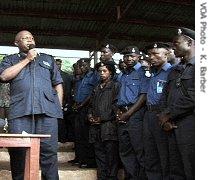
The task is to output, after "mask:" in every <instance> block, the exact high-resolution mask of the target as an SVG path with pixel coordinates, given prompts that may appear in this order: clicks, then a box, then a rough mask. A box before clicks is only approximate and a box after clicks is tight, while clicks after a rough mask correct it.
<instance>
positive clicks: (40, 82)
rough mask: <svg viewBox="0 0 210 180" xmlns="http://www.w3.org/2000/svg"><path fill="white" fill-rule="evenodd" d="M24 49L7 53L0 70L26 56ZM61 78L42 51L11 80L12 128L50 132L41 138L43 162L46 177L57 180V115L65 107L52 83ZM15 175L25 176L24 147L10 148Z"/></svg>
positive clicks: (10, 117)
mask: <svg viewBox="0 0 210 180" xmlns="http://www.w3.org/2000/svg"><path fill="white" fill-rule="evenodd" d="M25 56H26V55H25V54H24V53H19V54H14V55H10V56H6V57H5V58H4V59H3V61H2V63H1V65H0V73H2V72H3V71H4V70H5V69H7V68H9V67H11V66H13V65H15V64H17V63H18V62H19V61H20V60H22V59H23V58H25ZM62 82H63V81H62V78H61V76H60V73H59V71H58V69H57V66H56V65H55V64H54V59H53V57H52V56H49V55H47V54H39V55H38V56H37V58H36V60H35V61H32V62H31V63H29V64H28V65H27V66H26V67H24V68H23V69H22V70H21V71H20V73H19V74H18V75H17V76H16V77H15V78H14V79H12V80H10V82H9V83H10V88H11V89H10V95H11V99H10V109H9V117H8V119H9V132H10V133H22V131H25V132H27V133H34V134H50V135H51V138H43V139H41V149H40V156H41V159H40V163H41V170H42V177H43V179H50V180H57V179H59V178H58V167H57V133H58V132H57V118H62V116H63V115H62V110H61V106H60V103H59V99H58V96H57V93H56V91H55V89H54V88H53V86H56V85H58V84H60V83H62ZM9 153H10V159H11V170H12V176H13V179H20V180H22V179H23V176H24V165H25V160H24V159H25V149H20V148H18V149H15V148H11V149H9Z"/></svg>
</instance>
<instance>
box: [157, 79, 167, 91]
mask: <svg viewBox="0 0 210 180" xmlns="http://www.w3.org/2000/svg"><path fill="white" fill-rule="evenodd" d="M165 82H166V81H163V80H158V82H157V93H158V94H160V93H162V92H163V87H164V83H165Z"/></svg>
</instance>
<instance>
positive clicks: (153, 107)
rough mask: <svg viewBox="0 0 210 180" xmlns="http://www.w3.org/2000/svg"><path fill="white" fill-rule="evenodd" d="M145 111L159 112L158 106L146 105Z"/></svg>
mask: <svg viewBox="0 0 210 180" xmlns="http://www.w3.org/2000/svg"><path fill="white" fill-rule="evenodd" d="M147 109H148V111H160V105H153V104H148V105H147Z"/></svg>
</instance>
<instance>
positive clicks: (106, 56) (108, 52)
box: [100, 48, 113, 62]
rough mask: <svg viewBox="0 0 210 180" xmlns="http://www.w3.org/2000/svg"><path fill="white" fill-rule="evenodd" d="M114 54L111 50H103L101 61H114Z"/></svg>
mask: <svg viewBox="0 0 210 180" xmlns="http://www.w3.org/2000/svg"><path fill="white" fill-rule="evenodd" d="M112 56H113V52H112V51H111V50H110V49H109V48H102V50H101V57H100V59H101V61H102V62H103V61H109V60H110V59H112Z"/></svg>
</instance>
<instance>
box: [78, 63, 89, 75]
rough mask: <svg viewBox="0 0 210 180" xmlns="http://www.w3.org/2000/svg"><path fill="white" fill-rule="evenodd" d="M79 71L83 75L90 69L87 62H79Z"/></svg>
mask: <svg viewBox="0 0 210 180" xmlns="http://www.w3.org/2000/svg"><path fill="white" fill-rule="evenodd" d="M79 66H80V69H81V71H82V72H83V73H86V72H88V70H89V68H90V64H89V63H87V62H81V63H79Z"/></svg>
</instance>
